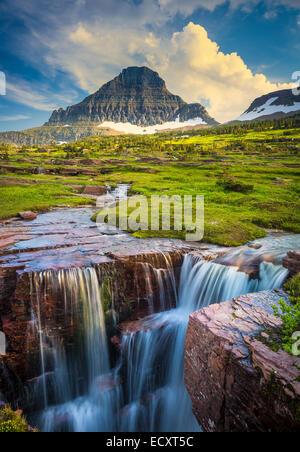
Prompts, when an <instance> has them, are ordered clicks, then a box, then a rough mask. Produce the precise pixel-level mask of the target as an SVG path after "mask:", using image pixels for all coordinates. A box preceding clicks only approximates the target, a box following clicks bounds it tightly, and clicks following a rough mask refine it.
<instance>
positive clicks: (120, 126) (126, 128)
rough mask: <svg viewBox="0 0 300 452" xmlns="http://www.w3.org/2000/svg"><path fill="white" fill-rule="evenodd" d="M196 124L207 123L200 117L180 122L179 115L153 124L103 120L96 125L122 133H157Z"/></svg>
mask: <svg viewBox="0 0 300 452" xmlns="http://www.w3.org/2000/svg"><path fill="white" fill-rule="evenodd" d="M198 125H207V123H206V122H205V121H203V119H202V118H193V119H189V120H188V121H183V122H180V119H179V116H178V117H177V118H176V120H175V121H170V122H165V123H163V124H156V125H154V126H145V127H143V126H137V125H135V124H131V123H130V122H117V123H116V122H112V121H105V122H103V123H102V124H99V125H98V127H107V128H110V129H113V130H115V131H117V132H124V133H132V134H137V135H148V134H153V133H157V132H159V131H161V130H166V129H179V128H180V127H186V126H198Z"/></svg>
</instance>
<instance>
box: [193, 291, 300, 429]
mask: <svg viewBox="0 0 300 452" xmlns="http://www.w3.org/2000/svg"><path fill="white" fill-rule="evenodd" d="M281 297H283V298H287V296H286V294H284V292H280V291H278V290H277V291H275V290H274V291H265V292H259V293H256V294H248V295H242V296H240V297H239V298H237V299H233V300H232V301H227V302H224V303H220V304H215V305H211V306H209V307H207V308H204V309H202V310H200V311H197V312H195V313H193V314H191V316H190V320H189V326H188V331H187V337H186V346H185V385H186V387H187V389H188V392H189V394H190V396H191V399H192V404H193V412H194V414H195V416H196V418H197V419H198V422H199V424H200V425H201V426H202V428H203V429H204V430H205V431H225V432H240V431H242V432H254V431H261V432H267V431H274V432H284V431H286V432H296V431H299V429H300V422H299V416H298V415H297V412H298V410H299V407H300V382H299V381H298V377H299V371H298V368H299V366H300V358H299V357H295V356H292V355H290V354H288V353H287V352H285V351H283V350H281V351H279V352H275V351H272V350H271V349H270V348H269V347H268V346H267V345H265V344H264V343H263V342H262V341H259V340H258V336H259V333H261V332H263V331H264V330H272V329H274V328H279V327H280V326H281V320H280V319H278V318H276V317H274V315H273V313H272V308H271V305H272V304H274V303H277V302H278V300H279V299H280V298H281Z"/></svg>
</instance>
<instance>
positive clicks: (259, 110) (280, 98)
mask: <svg viewBox="0 0 300 452" xmlns="http://www.w3.org/2000/svg"><path fill="white" fill-rule="evenodd" d="M294 114H300V93H299V94H298V95H297V96H295V95H294V94H293V91H292V90H291V89H285V90H281V91H275V92H273V93H269V94H266V95H265V96H261V97H258V98H257V99H255V100H254V101H253V102H252V104H251V105H250V107H249V108H248V110H246V111H245V112H244V113H243V114H242V115H241V116H240V117H239V118H238V119H237V120H238V121H252V120H255V119H260V120H263V119H275V118H281V117H284V116H291V115H294Z"/></svg>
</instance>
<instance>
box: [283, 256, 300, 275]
mask: <svg viewBox="0 0 300 452" xmlns="http://www.w3.org/2000/svg"><path fill="white" fill-rule="evenodd" d="M282 265H283V266H284V267H285V268H287V269H288V270H289V272H290V275H291V276H293V275H296V274H297V273H300V250H297V251H289V252H288V253H287V256H286V257H285V258H283V260H282Z"/></svg>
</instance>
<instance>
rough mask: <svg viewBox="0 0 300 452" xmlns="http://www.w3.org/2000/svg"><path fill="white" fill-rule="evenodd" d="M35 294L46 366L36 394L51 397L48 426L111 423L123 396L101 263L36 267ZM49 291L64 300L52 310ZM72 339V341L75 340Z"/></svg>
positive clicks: (91, 426)
mask: <svg viewBox="0 0 300 452" xmlns="http://www.w3.org/2000/svg"><path fill="white" fill-rule="evenodd" d="M32 294H33V300H32V305H33V306H34V307H35V311H36V312H37V315H36V319H35V321H34V323H35V324H36V326H37V328H38V334H39V337H40V350H41V351H40V355H41V366H42V369H41V377H40V378H39V379H38V380H37V383H36V396H37V397H38V395H39V394H40V390H41V389H42V390H43V399H44V401H45V411H44V413H43V422H42V424H43V425H42V429H43V430H45V431H55V430H61V429H62V430H72V431H74V430H75V431H76V430H81V429H82V428H86V429H87V430H90V429H92V430H93V429H94V428H95V427H96V426H97V430H101V428H103V426H104V428H105V426H106V427H107V428H108V423H110V422H111V421H110V420H109V419H111V418H112V413H113V412H115V411H116V406H115V404H116V403H118V401H119V399H120V397H119V395H118V396H116V393H117V392H118V387H119V383H118V381H117V378H115V376H114V375H112V374H110V364H109V356H108V345H107V337H106V331H105V319H104V313H103V308H102V303H101V298H100V290H99V282H98V278H97V274H96V271H95V269H93V268H85V269H69V270H61V271H58V272H54V271H46V272H41V273H35V274H33V277H32ZM49 297H50V298H51V297H53V299H55V300H59V302H58V304H57V305H55V306H54V308H53V306H52V307H51V310H50V307H49V303H48V298H49ZM52 309H53V311H52ZM54 311H56V312H54ZM58 316H62V318H63V322H62V321H61V318H60V322H59V324H60V325H64V327H63V332H60V331H59V330H57V322H56V320H57V318H58ZM64 336H65V337H64ZM68 341H71V342H72V344H71V345H70V346H69V345H68ZM49 369H51V371H49ZM52 369H54V370H52ZM41 383H42V387H41ZM96 414H97V415H96Z"/></svg>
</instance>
